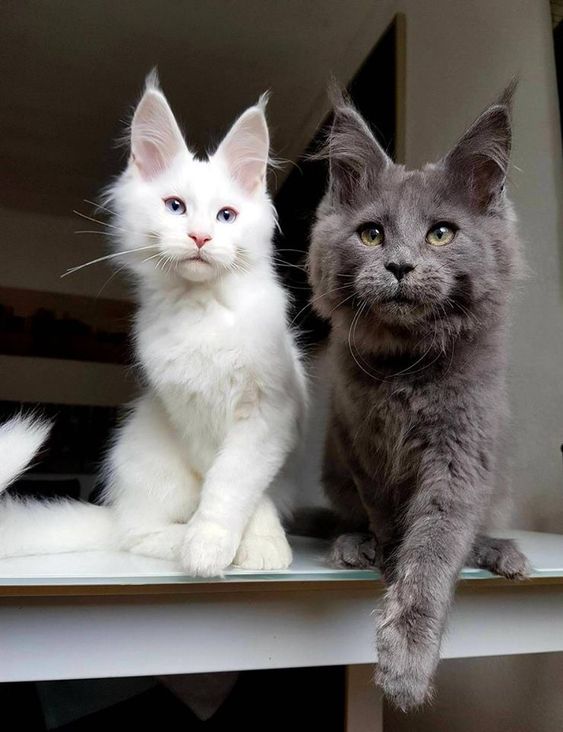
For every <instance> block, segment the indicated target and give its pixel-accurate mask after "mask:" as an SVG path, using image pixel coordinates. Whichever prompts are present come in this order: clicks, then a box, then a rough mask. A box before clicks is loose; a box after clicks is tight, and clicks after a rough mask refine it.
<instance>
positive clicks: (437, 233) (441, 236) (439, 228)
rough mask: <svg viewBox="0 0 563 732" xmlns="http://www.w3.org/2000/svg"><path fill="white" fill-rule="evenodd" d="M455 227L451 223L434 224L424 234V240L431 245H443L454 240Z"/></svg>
mask: <svg viewBox="0 0 563 732" xmlns="http://www.w3.org/2000/svg"><path fill="white" fill-rule="evenodd" d="M456 231H457V229H455V228H454V227H453V226H452V225H451V224H436V226H434V227H432V229H430V231H429V232H428V234H426V241H427V242H428V243H429V244H432V246H433V247H444V246H446V244H451V242H452V241H453V240H454V237H455V234H456Z"/></svg>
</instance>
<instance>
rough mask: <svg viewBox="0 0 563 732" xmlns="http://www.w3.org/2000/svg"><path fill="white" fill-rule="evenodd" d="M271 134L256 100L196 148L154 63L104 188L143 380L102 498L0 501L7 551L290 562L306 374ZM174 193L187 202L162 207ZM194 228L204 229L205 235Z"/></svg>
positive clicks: (199, 571) (194, 563)
mask: <svg viewBox="0 0 563 732" xmlns="http://www.w3.org/2000/svg"><path fill="white" fill-rule="evenodd" d="M268 148H269V139H268V128H267V125H266V120H265V116H264V104H263V103H260V104H259V105H257V106H254V107H251V108H250V109H248V110H247V111H246V112H245V113H244V114H243V115H242V116H241V117H240V118H239V119H238V120H237V121H236V122H235V124H234V125H233V127H232V128H231V130H230V131H229V133H228V134H227V136H226V137H225V139H224V140H223V142H222V143H221V144H220V145H219V147H218V149H217V150H216V152H215V153H214V154H213V155H212V156H211V157H210V158H209V159H208V160H205V161H203V160H198V159H196V158H195V157H194V156H193V154H192V153H191V152H190V151H189V150H188V148H187V147H186V144H185V142H184V139H183V137H182V135H181V133H180V130H179V127H178V125H177V123H176V120H175V118H174V116H173V114H172V111H171V109H170V107H169V105H168V103H167V101H166V99H165V97H164V95H163V94H162V92H161V91H160V89H159V88H158V85H157V83H156V81H155V78H154V77H149V80H148V83H147V88H146V90H145V93H144V95H143V97H142V99H141V101H140V103H139V105H138V107H137V109H136V111H135V114H134V117H133V122H132V126H131V158H130V161H129V164H128V166H127V169H126V171H125V172H124V173H123V175H122V176H121V177H120V178H119V180H118V181H117V182H116V183H115V185H114V186H113V187H112V188H111V189H110V191H109V193H108V196H107V204H108V206H109V207H110V208H111V210H112V211H113V212H114V222H113V225H114V227H115V228H114V229H113V231H114V232H115V234H116V236H115V239H116V245H117V247H118V251H119V252H121V253H122V254H123V256H119V257H117V259H118V260H120V262H122V263H123V264H126V265H127V267H128V268H129V270H130V271H131V272H132V273H133V275H134V276H135V281H136V285H137V295H138V301H139V309H138V313H137V316H136V319H135V324H134V335H135V344H136V353H137V358H138V363H139V366H140V368H141V371H142V374H143V377H144V380H145V383H146V389H145V392H144V394H143V396H142V397H141V398H140V399H139V400H138V401H137V402H136V403H135V404H134V405H133V406H132V409H131V412H130V414H129V416H128V418H127V419H126V420H125V422H124V424H123V426H122V427H121V428H120V429H119V430H118V432H117V434H116V437H115V440H114V444H113V447H112V448H111V450H110V452H109V455H108V459H107V462H106V469H105V478H106V482H107V490H106V504H107V506H104V507H93V506H87V505H84V504H80V503H74V502H64V503H63V504H48V505H46V506H45V505H38V504H35V505H33V506H31V505H30V504H18V503H16V502H10V503H9V504H4V505H3V506H2V508H1V510H0V528H1V533H0V556H7V555H14V554H22V553H42V552H47V551H48V552H53V551H70V550H73V549H74V550H79V549H91V548H98V547H103V546H119V547H121V548H123V549H127V550H129V551H132V552H137V553H139V554H146V555H150V556H154V557H165V558H170V559H180V561H181V563H182V565H183V567H184V568H185V570H186V571H187V572H188V573H190V574H193V575H200V576H213V575H219V574H221V573H222V572H223V570H224V569H225V568H226V567H228V566H229V565H230V564H231V563H233V562H234V563H235V564H236V565H238V566H241V567H245V568H252V569H277V568H285V567H287V566H288V565H289V564H290V561H291V551H290V548H289V545H288V543H287V540H286V538H285V533H284V531H283V528H282V526H281V524H280V520H279V517H278V513H277V510H276V508H275V505H274V503H273V501H272V499H271V497H270V493H271V491H272V489H273V486H274V484H275V483H279V484H281V483H283V481H284V477H283V476H284V465H285V463H286V462H287V458H288V455H289V453H290V451H291V450H292V448H293V447H294V446H295V443H296V440H297V436H298V430H299V425H300V421H301V418H302V416H303V411H304V409H305V403H306V386H305V377H304V373H303V369H302V366H301V363H300V359H299V354H298V351H297V348H296V345H295V343H294V340H293V338H292V335H291V333H290V331H289V328H288V326H287V317H286V305H287V301H286V295H285V293H284V290H283V288H282V287H281V285H280V284H279V283H278V281H277V279H276V275H275V272H274V268H273V262H272V243H271V240H272V235H273V230H274V226H275V213H274V210H273V207H272V204H271V201H270V199H269V197H268V194H267V191H266V183H265V178H266V166H267V162H268ZM170 197H174V198H177V199H181V201H182V202H184V203H185V206H186V211H185V213H182V214H175V213H173V212H171V211H170V210H169V209H168V208H167V207H166V205H165V201H166V200H167V199H169V198H170ZM224 207H229V208H231V209H233V210H235V211H236V212H238V216H237V217H236V219H235V220H234V221H232V223H227V222H225V221H221V220H217V215H218V212H219V211H221V210H222V209H223V208H224ZM190 234H192V235H193V236H194V237H196V238H197V237H198V236H199V237H200V238H201V236H204V238H205V237H208V238H209V240H208V241H207V242H206V243H205V245H204V246H202V247H201V248H199V247H198V246H197V244H196V241H195V239H194V238H191V237H190ZM10 434H12V433H10ZM26 434H27V435H28V438H27V439H28V441H29V443H30V445H29V449H27V448H25V449H24V450H23V452H24V453H26V449H27V453H29V450H30V449H31V447H32V445H31V442H32V440H33V434H34V433H33V429H31V431H28V432H27V433H26ZM9 439H12V438H11V437H10V438H9ZM27 453H26V454H27ZM3 455H4V450H3V449H2V459H3ZM12 472H13V471H12ZM7 478H8V479H9V475H7ZM30 518H32V519H33V520H30ZM59 540H60V543H59V544H58V543H57V542H58V541H59Z"/></svg>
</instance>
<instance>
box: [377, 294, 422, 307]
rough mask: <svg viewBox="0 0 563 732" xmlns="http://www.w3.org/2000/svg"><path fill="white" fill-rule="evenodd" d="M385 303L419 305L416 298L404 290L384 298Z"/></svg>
mask: <svg viewBox="0 0 563 732" xmlns="http://www.w3.org/2000/svg"><path fill="white" fill-rule="evenodd" d="M382 302H383V303H391V302H392V303H397V305H419V304H420V303H418V302H417V301H416V300H413V298H412V297H409V296H408V295H404V294H403V293H402V292H396V293H395V294H394V295H392V296H391V297H386V298H385V299H384V300H382Z"/></svg>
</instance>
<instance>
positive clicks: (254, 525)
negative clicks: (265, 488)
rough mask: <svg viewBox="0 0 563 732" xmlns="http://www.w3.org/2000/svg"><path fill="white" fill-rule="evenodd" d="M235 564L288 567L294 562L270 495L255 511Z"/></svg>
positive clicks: (265, 497)
mask: <svg viewBox="0 0 563 732" xmlns="http://www.w3.org/2000/svg"><path fill="white" fill-rule="evenodd" d="M233 564H234V565H235V566H236V567H241V568H242V569H287V568H288V567H289V565H290V564H291V547H290V546H289V543H288V541H287V538H286V536H285V531H284V529H283V526H282V525H281V522H280V518H279V516H278V512H277V510H276V507H275V506H274V504H273V502H272V500H271V498H269V497H268V496H263V497H262V498H261V500H260V503H259V504H258V506H257V507H256V510H255V511H254V513H253V514H252V518H251V519H250V521H249V523H248V526H247V527H246V529H245V530H244V534H243V535H242V541H241V543H240V546H239V548H238V551H237V553H236V556H235V561H234V562H233Z"/></svg>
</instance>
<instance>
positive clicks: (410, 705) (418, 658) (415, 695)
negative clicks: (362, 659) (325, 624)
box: [375, 590, 440, 712]
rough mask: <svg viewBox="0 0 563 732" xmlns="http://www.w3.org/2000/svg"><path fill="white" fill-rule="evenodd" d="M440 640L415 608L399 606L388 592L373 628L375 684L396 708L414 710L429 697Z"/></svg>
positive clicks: (391, 592)
mask: <svg viewBox="0 0 563 732" xmlns="http://www.w3.org/2000/svg"><path fill="white" fill-rule="evenodd" d="M439 649H440V639H439V636H437V635H436V633H435V630H434V629H433V627H432V622H431V621H430V620H429V618H427V617H426V616H425V615H424V613H420V612H419V611H418V610H417V609H416V607H410V608H409V607H403V606H401V604H400V603H399V602H398V601H397V600H396V598H394V597H393V591H392V590H391V591H390V593H389V594H388V596H387V598H386V600H385V603H384V607H383V612H382V615H381V617H380V620H379V623H378V629H377V654H378V665H377V671H376V676H375V679H376V683H377V684H379V686H381V688H382V689H383V692H384V693H385V696H386V697H387V698H388V699H389V700H390V701H391V702H392V703H393V704H394V705H395V706H396V707H398V708H399V709H401V710H402V711H404V712H406V711H408V710H409V709H415V708H416V707H419V706H421V705H422V704H424V702H426V701H428V700H429V699H431V697H432V677H433V675H434V672H435V670H436V665H437V663H438V658H439Z"/></svg>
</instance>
